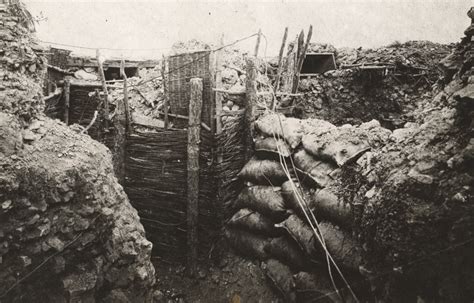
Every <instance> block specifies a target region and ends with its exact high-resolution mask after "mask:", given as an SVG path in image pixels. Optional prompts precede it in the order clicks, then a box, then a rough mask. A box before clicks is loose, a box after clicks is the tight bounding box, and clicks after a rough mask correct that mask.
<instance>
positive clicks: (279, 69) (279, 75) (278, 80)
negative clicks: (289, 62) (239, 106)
mask: <svg viewBox="0 0 474 303" xmlns="http://www.w3.org/2000/svg"><path fill="white" fill-rule="evenodd" d="M287 37H288V27H285V33H284V34H283V41H282V42H281V47H280V54H279V55H278V69H277V75H276V79H275V84H274V88H275V89H274V90H275V92H276V91H278V88H279V86H280V77H281V71H282V68H283V52H284V51H285V45H286V39H287ZM272 108H273V105H272Z"/></svg>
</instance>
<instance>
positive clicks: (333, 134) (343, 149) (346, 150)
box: [302, 127, 370, 167]
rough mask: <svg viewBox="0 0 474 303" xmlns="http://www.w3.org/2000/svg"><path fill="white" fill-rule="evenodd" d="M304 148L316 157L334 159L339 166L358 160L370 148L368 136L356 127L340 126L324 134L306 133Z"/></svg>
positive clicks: (303, 139)
mask: <svg viewBox="0 0 474 303" xmlns="http://www.w3.org/2000/svg"><path fill="white" fill-rule="evenodd" d="M302 142H303V148H304V149H305V150H306V151H307V152H309V153H310V154H312V155H313V156H315V157H318V158H320V159H326V160H328V161H333V162H334V163H336V164H337V165H338V166H339V167H341V166H343V165H344V164H347V163H350V162H353V161H355V160H357V158H358V157H360V156H361V155H362V154H364V153H365V152H366V151H368V150H370V146H369V143H368V141H367V136H365V135H364V134H363V133H361V131H360V130H359V131H357V129H356V128H355V127H339V128H337V129H333V130H331V131H329V132H326V133H323V134H306V135H304V136H303V137H302Z"/></svg>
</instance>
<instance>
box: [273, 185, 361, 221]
mask: <svg viewBox="0 0 474 303" xmlns="http://www.w3.org/2000/svg"><path fill="white" fill-rule="evenodd" d="M295 186H296V187H297V190H299V195H301V196H302V198H304V200H303V201H301V202H302V203H303V205H304V206H305V210H306V212H307V213H308V214H309V211H312V212H313V214H314V215H315V217H316V218H317V219H318V220H319V219H322V220H325V221H329V222H333V223H335V224H337V225H339V226H342V227H345V228H350V227H351V226H352V222H353V216H352V211H351V205H350V204H346V203H344V202H343V201H341V200H340V199H339V198H338V197H337V196H336V195H335V194H334V193H333V192H331V190H330V189H327V188H322V189H318V190H312V189H309V190H308V189H307V188H306V187H305V186H301V185H300V184H299V183H296V182H295ZM281 195H282V197H283V200H284V201H285V205H286V207H287V208H289V209H291V210H293V211H294V212H295V213H296V214H297V215H298V216H299V217H300V218H301V219H303V220H305V219H306V216H305V215H304V212H303V210H302V209H301V205H300V203H299V202H298V199H297V195H296V193H295V192H294V190H293V186H292V185H291V181H286V182H284V183H283V184H282V185H281Z"/></svg>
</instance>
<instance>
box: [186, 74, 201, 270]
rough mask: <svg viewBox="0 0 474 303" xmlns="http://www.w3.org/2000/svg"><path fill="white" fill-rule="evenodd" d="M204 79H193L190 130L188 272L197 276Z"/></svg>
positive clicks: (190, 102)
mask: <svg viewBox="0 0 474 303" xmlns="http://www.w3.org/2000/svg"><path fill="white" fill-rule="evenodd" d="M202 90H203V85H202V79H200V78H192V79H191V100H190V101H189V128H188V191H187V193H188V207H187V222H188V249H189V252H188V270H189V274H190V275H191V276H193V277H194V276H196V270H197V245H198V238H197V225H198V215H199V142H200V130H201V112H202Z"/></svg>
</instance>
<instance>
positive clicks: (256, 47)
mask: <svg viewBox="0 0 474 303" xmlns="http://www.w3.org/2000/svg"><path fill="white" fill-rule="evenodd" d="M261 37H262V30H261V29H259V30H258V35H257V44H256V45H255V53H254V56H255V57H257V56H258V48H259V47H260V39H261Z"/></svg>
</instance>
